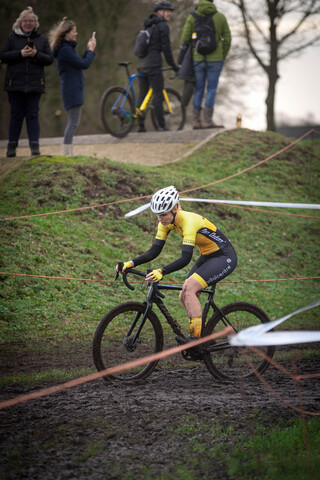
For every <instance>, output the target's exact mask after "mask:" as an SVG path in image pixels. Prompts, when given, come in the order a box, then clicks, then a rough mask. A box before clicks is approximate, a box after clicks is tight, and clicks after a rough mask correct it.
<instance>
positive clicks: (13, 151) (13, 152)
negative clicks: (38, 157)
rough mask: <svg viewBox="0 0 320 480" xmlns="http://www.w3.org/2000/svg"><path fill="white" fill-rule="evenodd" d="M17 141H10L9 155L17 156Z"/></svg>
mask: <svg viewBox="0 0 320 480" xmlns="http://www.w3.org/2000/svg"><path fill="white" fill-rule="evenodd" d="M16 148H17V144H16V142H9V143H8V149H7V157H15V156H16Z"/></svg>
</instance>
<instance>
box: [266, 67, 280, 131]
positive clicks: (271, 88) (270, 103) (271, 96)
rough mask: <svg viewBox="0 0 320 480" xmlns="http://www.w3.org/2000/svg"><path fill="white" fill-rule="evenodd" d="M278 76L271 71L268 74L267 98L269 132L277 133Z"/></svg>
mask: <svg viewBox="0 0 320 480" xmlns="http://www.w3.org/2000/svg"><path fill="white" fill-rule="evenodd" d="M278 78H279V77H278V75H277V73H276V72H274V71H273V72H272V71H271V69H270V71H269V74H268V80H269V85H268V94H267V98H266V105H267V130H271V131H272V132H275V130H276V126H275V120H274V103H275V96H276V82H277V80H278Z"/></svg>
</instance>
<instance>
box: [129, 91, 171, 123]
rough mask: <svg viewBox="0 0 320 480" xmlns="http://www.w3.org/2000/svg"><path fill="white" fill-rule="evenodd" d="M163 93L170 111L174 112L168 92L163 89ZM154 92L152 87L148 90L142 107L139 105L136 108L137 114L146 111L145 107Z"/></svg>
mask: <svg viewBox="0 0 320 480" xmlns="http://www.w3.org/2000/svg"><path fill="white" fill-rule="evenodd" d="M162 93H163V97H164V100H165V102H166V104H167V107H168V110H169V112H170V113H172V108H171V105H170V101H169V97H168V94H167V92H166V90H162ZM152 94H153V90H152V88H149V91H148V93H147V95H146V96H145V98H144V100H143V102H142V104H141V105H140V107H137V109H136V116H138V115H139V114H141V113H143V112H144V111H145V109H146V108H147V106H148V104H149V102H150V98H151V96H152ZM135 118H136V117H135Z"/></svg>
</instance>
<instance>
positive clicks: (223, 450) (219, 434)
mask: <svg viewBox="0 0 320 480" xmlns="http://www.w3.org/2000/svg"><path fill="white" fill-rule="evenodd" d="M260 414H262V412H260ZM260 414H259V412H257V416H256V420H257V421H256V422H255V423H257V424H258V426H257V427H256V429H255V431H254V432H251V434H250V435H249V436H248V435H243V434H239V432H237V431H235V430H234V429H233V427H232V426H229V427H226V424H227V423H228V418H227V416H226V418H221V422H220V423H219V420H217V419H215V420H213V419H212V420H210V419H206V420H205V421H203V420H200V415H189V416H185V417H184V418H180V419H178V420H177V425H176V426H175V427H172V428H169V429H168V432H167V434H168V441H170V438H171V436H174V438H175V441H176V442H177V443H178V444H179V445H180V451H179V460H178V461H177V463H176V464H175V466H174V467H173V468H172V471H170V473H168V474H163V475H160V476H157V477H153V478H154V480H174V479H176V478H178V479H180V478H188V479H190V480H195V479H197V478H214V472H215V471H220V472H221V470H224V471H225V472H226V476H225V478H229V479H230V480H255V479H263V480H276V479H277V480H296V479H299V480H304V479H305V480H309V478H317V477H316V475H317V472H318V471H319V468H320V454H319V448H318V447H319V441H320V429H319V426H320V420H319V418H318V417H311V418H310V417H309V418H307V419H306V421H305V433H304V431H303V430H304V427H303V425H302V421H301V419H300V418H296V419H292V420H290V421H288V420H287V421H284V420H279V422H278V423H277V424H276V425H272V427H270V426H268V427H265V426H263V425H261V424H259V421H258V420H259V418H258V417H259V415H260ZM222 417H223V415H222ZM242 423H243V424H245V423H246V420H245V419H243V422H242ZM210 437H211V439H212V442H211V443H212V447H211V448H210V447H209V448H208V443H209V442H208V438H210ZM203 439H205V441H204V443H203ZM310 471H311V472H313V475H314V476H313V477H312V476H310ZM184 473H185V474H186V475H187V476H186V477H184V476H183V474H184ZM227 474H228V477H227ZM145 478H146V479H148V478H149V477H148V476H146V477H145Z"/></svg>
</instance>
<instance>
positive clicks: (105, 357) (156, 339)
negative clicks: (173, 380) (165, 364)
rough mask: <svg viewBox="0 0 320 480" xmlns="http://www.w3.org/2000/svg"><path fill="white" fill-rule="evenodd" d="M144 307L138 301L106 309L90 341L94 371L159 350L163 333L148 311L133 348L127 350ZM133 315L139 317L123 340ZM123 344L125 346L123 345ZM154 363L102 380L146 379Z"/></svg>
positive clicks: (155, 319)
mask: <svg viewBox="0 0 320 480" xmlns="http://www.w3.org/2000/svg"><path fill="white" fill-rule="evenodd" d="M145 309H146V305H145V304H143V303H139V302H125V303H122V304H121V305H117V306H116V307H114V308H112V309H111V310H109V312H108V313H107V314H106V315H105V316H104V317H103V318H102V320H101V321H100V323H99V325H98V327H97V329H96V332H95V334H94V339H93V347H92V352H93V359H94V363H95V366H96V368H97V370H98V371H101V370H105V369H107V368H110V367H114V366H116V365H122V364H124V363H126V362H130V361H132V360H135V359H140V358H142V357H145V356H147V355H151V354H153V353H156V352H160V351H162V349H163V330H162V326H161V323H160V320H159V319H158V317H157V315H156V314H155V313H154V312H153V311H149V313H148V315H147V319H146V322H145V324H144V326H143V327H142V330H141V333H140V336H139V341H138V342H137V344H136V348H135V349H134V350H133V351H130V348H128V342H130V341H131V340H130V339H132V338H133V336H134V333H135V332H136V331H137V328H138V326H139V324H140V321H141V319H142V316H143V313H144V312H145ZM135 316H138V317H139V320H138V321H137V325H136V326H135V328H134V329H133V332H132V334H131V336H130V337H126V334H127V333H128V330H129V327H130V325H131V324H132V322H133V320H134V318H135ZM125 345H127V347H126V346H125ZM129 345H130V343H129ZM157 363H158V360H157V361H154V362H149V363H148V364H146V365H141V366H137V367H136V368H134V369H131V370H127V371H124V372H119V373H118V374H115V375H112V376H107V377H104V378H105V379H106V380H112V379H117V380H137V379H141V378H146V377H147V376H148V375H150V374H151V373H152V371H153V370H154V369H155V367H156V365H157Z"/></svg>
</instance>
